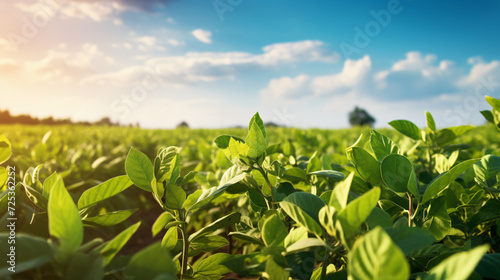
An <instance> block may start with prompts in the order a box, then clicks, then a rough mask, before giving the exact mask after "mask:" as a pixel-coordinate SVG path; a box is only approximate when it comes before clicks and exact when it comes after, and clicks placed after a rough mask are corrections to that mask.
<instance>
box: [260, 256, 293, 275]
mask: <svg viewBox="0 0 500 280" xmlns="http://www.w3.org/2000/svg"><path fill="white" fill-rule="evenodd" d="M266 273H267V275H268V279H269V280H288V279H289V277H290V272H288V271H286V270H285V269H284V268H282V267H281V266H279V265H278V264H277V263H276V262H275V261H274V260H273V258H269V259H267V261H266Z"/></svg>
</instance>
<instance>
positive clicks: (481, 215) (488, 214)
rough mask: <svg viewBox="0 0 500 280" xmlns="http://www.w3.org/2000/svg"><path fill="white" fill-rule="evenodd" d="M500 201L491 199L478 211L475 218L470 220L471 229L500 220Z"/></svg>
mask: <svg viewBox="0 0 500 280" xmlns="http://www.w3.org/2000/svg"><path fill="white" fill-rule="evenodd" d="M499 209H500V201H499V200H498V199H489V200H488V201H486V203H485V204H484V205H483V206H482V207H481V208H480V209H479V211H477V212H476V213H475V214H474V216H472V217H471V218H470V223H469V227H471V228H474V227H476V226H478V225H480V224H482V223H484V222H487V221H493V220H496V219H498V218H500V211H499Z"/></svg>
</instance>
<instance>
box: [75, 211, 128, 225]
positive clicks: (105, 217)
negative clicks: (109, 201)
mask: <svg viewBox="0 0 500 280" xmlns="http://www.w3.org/2000/svg"><path fill="white" fill-rule="evenodd" d="M135 211H137V209H127V210H119V211H113V212H108V213H106V214H102V215H98V216H92V217H86V218H85V219H83V222H84V223H85V224H88V225H92V226H96V225H99V226H105V227H109V226H114V225H117V224H119V223H121V222H123V221H125V220H126V219H128V218H129V217H130V216H132V214H134V213H135Z"/></svg>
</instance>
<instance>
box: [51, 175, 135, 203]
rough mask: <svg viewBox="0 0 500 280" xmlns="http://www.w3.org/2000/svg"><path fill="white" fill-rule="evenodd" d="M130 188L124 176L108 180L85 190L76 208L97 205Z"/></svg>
mask: <svg viewBox="0 0 500 280" xmlns="http://www.w3.org/2000/svg"><path fill="white" fill-rule="evenodd" d="M49 178H50V177H49ZM47 180H48V179H47ZM47 180H45V183H44V191H45V188H46V187H45V184H47ZM130 186H132V181H130V179H129V178H128V177H127V176H126V175H123V176H118V177H114V178H112V179H109V180H107V181H106V182H104V183H102V184H99V185H97V186H95V187H93V188H90V189H88V190H86V191H85V192H84V193H83V194H82V196H80V199H79V200H78V208H79V209H83V208H87V207H89V206H92V205H94V204H97V203H99V202H101V201H103V200H105V199H107V198H110V197H112V196H114V195H117V194H119V193H121V192H122V191H124V190H126V189H127V188H128V187H130Z"/></svg>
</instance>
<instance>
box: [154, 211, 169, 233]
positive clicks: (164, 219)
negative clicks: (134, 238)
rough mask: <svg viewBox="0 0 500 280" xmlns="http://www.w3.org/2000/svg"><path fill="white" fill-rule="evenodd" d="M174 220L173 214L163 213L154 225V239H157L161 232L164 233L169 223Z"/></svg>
mask: <svg viewBox="0 0 500 280" xmlns="http://www.w3.org/2000/svg"><path fill="white" fill-rule="evenodd" d="M172 219H173V217H172V214H170V213H169V212H163V213H162V214H161V215H160V216H158V218H157V219H156V221H155V222H154V224H153V227H152V228H151V231H152V232H153V237H155V236H156V235H157V234H158V233H160V231H162V230H163V229H164V228H165V226H166V225H167V223H168V222H170V221H171V220H172Z"/></svg>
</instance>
